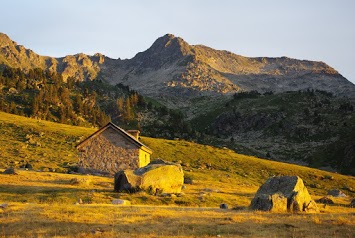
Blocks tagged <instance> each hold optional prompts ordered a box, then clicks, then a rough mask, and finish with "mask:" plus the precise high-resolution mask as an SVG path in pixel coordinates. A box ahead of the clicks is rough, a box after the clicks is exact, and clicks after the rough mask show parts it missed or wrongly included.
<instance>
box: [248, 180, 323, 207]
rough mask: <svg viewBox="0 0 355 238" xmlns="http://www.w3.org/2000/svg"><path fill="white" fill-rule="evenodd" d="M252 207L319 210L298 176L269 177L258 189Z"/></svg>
mask: <svg viewBox="0 0 355 238" xmlns="http://www.w3.org/2000/svg"><path fill="white" fill-rule="evenodd" d="M250 207H251V209H253V210H261V211H272V212H286V211H289V212H319V210H318V208H317V205H316V203H315V202H314V201H313V200H312V198H311V196H310V195H309V193H308V190H307V188H306V187H305V186H304V184H303V181H302V179H301V178H300V177H298V176H278V177H271V178H269V179H268V180H267V181H266V182H265V183H264V184H263V185H262V186H261V187H260V188H259V189H258V191H257V193H256V195H255V197H254V198H253V200H252V202H251V205H250Z"/></svg>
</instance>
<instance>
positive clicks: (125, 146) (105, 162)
mask: <svg viewBox="0 0 355 238" xmlns="http://www.w3.org/2000/svg"><path fill="white" fill-rule="evenodd" d="M77 149H78V150H79V163H78V165H79V168H80V170H81V172H84V173H101V174H111V175H113V174H114V173H116V172H118V171H120V170H124V169H136V168H139V167H142V166H145V165H147V164H148V163H149V162H150V154H151V153H152V151H151V150H150V149H149V148H148V147H147V146H145V145H144V144H142V143H141V142H139V141H138V140H136V139H135V138H134V137H132V136H131V135H129V134H128V133H127V132H125V131H124V130H123V129H121V128H119V127H117V126H116V125H114V124H113V123H108V124H107V125H106V126H104V127H102V128H101V129H99V130H98V131H97V132H95V133H94V134H92V135H91V136H89V137H88V138H87V139H85V140H84V141H82V142H81V143H80V144H79V145H77ZM142 154H144V156H142Z"/></svg>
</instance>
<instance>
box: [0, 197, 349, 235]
mask: <svg viewBox="0 0 355 238" xmlns="http://www.w3.org/2000/svg"><path fill="white" fill-rule="evenodd" d="M0 224H1V225H0V228H1V233H0V236H2V237H52V236H55V237H92V236H97V234H98V233H102V234H101V237H172V236H173V237H216V236H218V235H219V236H220V237H351V236H352V235H353V231H354V228H355V216H354V213H348V214H338V213H330V214H277V213H262V212H251V211H246V210H242V211H234V210H221V209H217V208H181V207H164V206H127V207H122V206H115V205H65V206H63V205H48V204H19V203H12V204H10V206H9V208H8V209H7V210H5V211H3V212H2V213H1V214H0ZM94 233H96V235H94Z"/></svg>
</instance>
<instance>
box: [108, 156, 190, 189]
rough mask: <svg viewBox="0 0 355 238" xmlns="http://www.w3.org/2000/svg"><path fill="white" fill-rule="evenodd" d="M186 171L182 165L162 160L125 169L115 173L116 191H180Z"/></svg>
mask: <svg viewBox="0 0 355 238" xmlns="http://www.w3.org/2000/svg"><path fill="white" fill-rule="evenodd" d="M183 183H184V172H183V170H182V168H181V166H180V165H177V164H173V163H169V162H165V161H163V162H162V161H160V162H159V163H156V162H152V163H150V164H149V165H147V166H145V167H142V168H139V169H136V170H123V171H120V172H118V173H116V174H115V188H114V190H115V191H123V190H128V191H136V190H146V191H149V192H151V193H153V194H159V193H180V192H181V188H182V185H183Z"/></svg>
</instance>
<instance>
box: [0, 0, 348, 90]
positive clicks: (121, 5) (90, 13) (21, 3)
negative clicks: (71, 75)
mask: <svg viewBox="0 0 355 238" xmlns="http://www.w3.org/2000/svg"><path fill="white" fill-rule="evenodd" d="M0 6H1V14H0V32H3V33H5V34H7V35H9V36H10V37H11V38H12V40H14V41H16V42H17V43H19V44H21V45H24V46H25V47H26V48H30V49H32V50H34V51H35V52H36V53H38V54H41V55H49V56H55V57H60V56H65V55H68V54H76V53H80V52H83V53H87V54H94V53H96V52H100V53H103V54H105V55H106V56H109V57H111V58H122V59H123V58H132V57H133V56H134V55H135V54H136V53H138V52H141V51H144V50H146V49H147V48H149V47H150V46H151V44H152V43H153V42H154V41H155V40H156V39H157V38H158V37H160V36H163V35H165V34H166V33H171V34H174V35H175V36H179V37H181V38H183V39H184V40H185V41H187V42H188V43H189V44H203V45H207V46H209V47H212V48H215V49H219V50H228V51H231V52H233V53H236V54H239V55H244V56H249V57H258V56H265V57H281V56H287V57H291V58H297V59H307V60H316V61H323V62H325V63H327V64H328V65H330V66H331V67H333V68H335V69H336V70H337V71H338V72H339V73H341V74H342V75H343V76H344V77H346V78H347V79H348V80H350V81H352V82H353V83H355V60H354V57H355V1H353V0H297V1H295V0H259V1H257V0H245V1H241V0H218V1H217V0H216V1H212V0H175V1H170V0H165V1H163V0H0Z"/></svg>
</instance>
